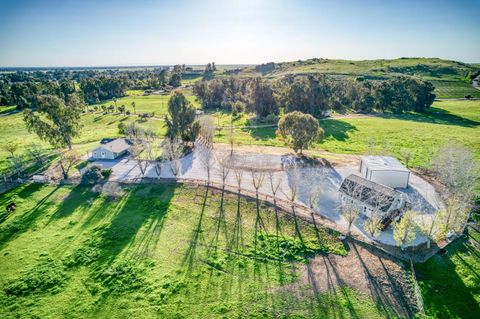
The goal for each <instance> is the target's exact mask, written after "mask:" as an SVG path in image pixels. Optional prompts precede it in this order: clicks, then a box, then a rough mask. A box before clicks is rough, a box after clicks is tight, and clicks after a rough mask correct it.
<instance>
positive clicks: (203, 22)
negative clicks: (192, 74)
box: [0, 0, 480, 66]
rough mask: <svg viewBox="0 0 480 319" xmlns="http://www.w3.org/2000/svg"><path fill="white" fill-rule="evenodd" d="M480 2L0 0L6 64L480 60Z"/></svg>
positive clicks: (1, 51) (0, 46)
mask: <svg viewBox="0 0 480 319" xmlns="http://www.w3.org/2000/svg"><path fill="white" fill-rule="evenodd" d="M479 15H480V0H470V1H462V0H458V1H441V0H438V1H435V0H430V1H426V0H425V1H422V0H418V1H409V0H408V1H400V0H397V1H390V0H375V1H374V0H367V1H353V0H352V1H313V0H310V1H309V0H296V1H295V0H277V1H275V0H243V1H240V0H224V1H212V0H206V1H199V0H198V1H193V0H176V1H142V0H137V1H118V0H117V1H113V0H111V1H110V0H97V1H93V0H83V1H70V0H63V1H55V0H43V1H40V0H37V1H34V0H30V1H27V0H11V1H7V0H0V66H88V65H138V64H142V65H146V64H175V63H185V64H204V63H206V62H209V61H215V62H216V63H217V64H237V63H238V64H242V63H262V62H269V61H275V62H281V61H291V60H298V59H306V58H313V57H319V58H342V59H357V60H358V59H376V58H396V57H402V56H422V57H440V58H446V59H452V60H460V61H464V62H480V19H479Z"/></svg>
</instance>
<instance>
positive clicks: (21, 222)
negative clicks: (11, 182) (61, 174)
mask: <svg viewBox="0 0 480 319" xmlns="http://www.w3.org/2000/svg"><path fill="white" fill-rule="evenodd" d="M43 187H44V186H43V185H42V186H41V185H39V184H30V185H27V186H26V187H25V188H23V189H22V190H20V191H19V192H16V191H13V192H9V193H7V194H6V195H5V197H4V198H15V196H18V197H21V198H28V197H29V196H32V195H33V194H34V193H35V192H37V191H40V190H41V188H43ZM58 189H59V188H58V187H55V188H53V189H52V190H51V191H50V192H49V193H48V194H46V195H45V196H44V197H43V198H41V199H40V200H39V201H38V202H37V203H36V204H35V205H34V206H33V207H32V208H30V209H29V210H28V211H26V212H25V213H23V214H22V215H20V216H18V213H19V211H21V206H20V205H19V206H20V207H18V208H17V211H16V212H15V213H13V216H10V217H9V218H8V220H9V222H8V223H6V224H2V226H1V227H0V250H1V249H3V248H4V247H5V245H6V244H7V243H9V242H10V241H12V240H14V239H15V238H17V237H18V236H20V235H21V234H23V233H25V232H26V231H28V230H29V229H31V228H32V227H33V226H34V225H35V223H36V221H37V220H38V218H39V217H40V216H41V215H42V214H43V213H44V212H45V209H46V208H47V207H50V206H53V205H54V204H55V203H53V202H49V199H50V197H52V195H53V194H55V192H57V190H58ZM15 216H17V217H15ZM12 217H14V218H13V220H11V219H12Z"/></svg>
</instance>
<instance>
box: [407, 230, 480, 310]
mask: <svg viewBox="0 0 480 319" xmlns="http://www.w3.org/2000/svg"><path fill="white" fill-rule="evenodd" d="M469 239H470V242H469V241H467V240H458V241H457V242H455V243H453V244H452V245H451V246H448V247H447V250H448V255H447V256H446V257H440V256H434V257H432V258H431V259H430V260H429V261H427V262H426V263H425V264H422V265H418V266H416V267H415V268H416V272H417V277H418V281H419V285H420V289H421V291H422V295H423V298H424V305H425V312H426V314H427V315H429V316H432V317H433V318H478V314H479V313H480V307H479V304H480V276H479V273H480V250H479V247H480V235H479V233H477V232H475V231H474V230H472V229H470V230H469Z"/></svg>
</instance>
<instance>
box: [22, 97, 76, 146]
mask: <svg viewBox="0 0 480 319" xmlns="http://www.w3.org/2000/svg"><path fill="white" fill-rule="evenodd" d="M38 102H39V103H38V108H37V111H36V112H34V111H32V110H31V109H27V110H25V111H24V113H23V119H24V121H25V124H26V126H27V128H28V130H29V131H30V132H32V131H33V132H35V133H36V134H37V135H38V136H39V137H40V139H42V140H44V141H47V142H48V143H50V144H51V145H52V146H54V147H68V148H70V149H71V148H72V139H73V138H74V137H76V136H78V135H79V134H80V129H81V122H80V115H81V113H82V110H83V104H82V102H81V100H80V99H79V97H78V96H77V95H70V96H69V98H68V101H67V102H66V103H65V101H64V100H63V99H61V98H59V97H57V96H54V95H44V96H40V97H39V98H38Z"/></svg>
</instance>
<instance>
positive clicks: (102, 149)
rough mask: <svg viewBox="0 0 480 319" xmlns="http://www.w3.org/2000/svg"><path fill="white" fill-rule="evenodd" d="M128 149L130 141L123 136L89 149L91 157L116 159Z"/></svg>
mask: <svg viewBox="0 0 480 319" xmlns="http://www.w3.org/2000/svg"><path fill="white" fill-rule="evenodd" d="M129 149H130V143H129V141H128V140H126V139H124V138H117V139H114V140H111V141H108V142H107V143H104V144H100V146H98V147H96V148H94V149H93V150H91V151H90V153H91V155H90V158H91V159H111V160H113V159H116V158H118V157H120V156H122V155H124V154H126V153H128V151H129Z"/></svg>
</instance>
